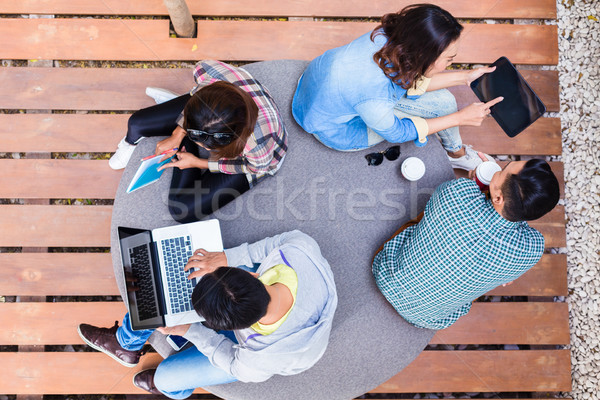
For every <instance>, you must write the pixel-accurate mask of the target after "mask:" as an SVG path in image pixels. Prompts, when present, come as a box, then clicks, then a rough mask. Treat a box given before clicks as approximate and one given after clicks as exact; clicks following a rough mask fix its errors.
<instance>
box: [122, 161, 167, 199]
mask: <svg viewBox="0 0 600 400" xmlns="http://www.w3.org/2000/svg"><path fill="white" fill-rule="evenodd" d="M163 157H164V155H158V156H154V157H152V158H150V159H148V160H144V161H142V163H141V164H140V167H139V168H138V170H137V171H136V173H135V175H134V176H133V179H132V180H131V183H130V184H129V187H128V188H127V193H131V192H133V191H135V190H138V189H140V188H143V187H144V186H148V185H149V184H151V183H153V182H156V181H157V180H158V179H159V178H160V176H161V175H162V174H163V172H164V170H163V171H159V170H158V168H159V167H160V166H162V165H165V164H166V163H168V162H171V158H173V156H171V157H169V158H167V159H166V160H164V161H162V162H161V161H160V160H161V158H163Z"/></svg>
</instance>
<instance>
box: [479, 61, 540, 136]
mask: <svg viewBox="0 0 600 400" xmlns="http://www.w3.org/2000/svg"><path fill="white" fill-rule="evenodd" d="M491 66H493V67H496V70H495V71H494V72H491V73H489V74H484V75H482V76H481V77H480V78H478V79H476V80H474V81H473V82H471V89H472V90H473V92H475V95H476V96H477V98H479V100H480V101H482V102H484V103H487V102H488V101H490V100H493V99H495V98H496V97H500V96H502V97H504V100H502V101H501V102H500V103H498V104H496V105H494V106H493V107H492V108H491V115H492V117H494V119H495V120H496V122H497V123H498V125H500V127H501V128H502V130H503V131H504V132H505V133H506V134H507V135H508V136H509V137H515V136H517V135H518V134H519V133H521V132H522V131H523V130H524V129H525V128H527V127H528V126H529V125H531V124H532V123H533V122H535V121H536V120H537V119H538V118H540V117H541V116H542V115H543V114H544V113H545V112H546V106H545V105H544V103H542V101H541V100H540V98H539V97H538V96H537V95H536V94H535V92H534V91H533V89H531V87H530V86H529V84H528V83H527V81H525V79H524V78H523V76H522V75H521V74H520V73H519V71H517V69H516V68H515V66H514V65H513V64H512V63H511V62H510V61H509V60H508V58H506V57H500V58H499V59H497V60H496V61H495V62H494V63H493V64H492V65H491Z"/></svg>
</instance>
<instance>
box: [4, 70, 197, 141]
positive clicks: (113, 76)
mask: <svg viewBox="0 0 600 400" xmlns="http://www.w3.org/2000/svg"><path fill="white" fill-rule="evenodd" d="M90 77H93V79H90ZM0 83H1V84H2V85H6V86H5V88H6V89H5V90H6V91H4V92H3V93H6V95H7V96H8V95H9V94H10V95H16V94H17V93H19V95H18V96H17V97H14V98H13V99H10V100H9V99H0V108H8V109H50V110H131V111H133V110H138V109H140V108H143V107H149V106H151V105H153V104H155V103H154V101H153V100H152V99H151V98H149V97H148V96H146V94H145V88H146V86H159V87H164V88H167V89H170V90H173V91H175V92H177V93H186V92H187V91H189V90H190V89H191V88H193V86H194V85H193V83H194V81H193V76H192V70H191V68H190V69H168V68H162V69H136V68H22V67H16V68H0ZM2 97H5V96H2ZM19 117H20V116H19ZM78 117H79V116H72V115H68V116H67V115H61V116H59V115H58V114H57V115H54V114H50V115H46V114H41V115H39V116H38V118H40V119H41V122H42V124H43V126H44V127H45V126H48V127H49V128H52V129H54V130H53V131H51V132H55V131H59V130H60V128H61V127H60V126H57V125H56V124H57V123H65V121H70V118H78ZM104 117H106V116H105V115H102V116H94V117H91V116H86V118H104ZM4 118H9V117H4ZM12 118H18V117H17V116H13V117H12ZM47 118H51V119H47ZM113 118H117V119H121V118H124V117H123V116H115V117H113ZM55 121H56V122H55ZM113 121H115V120H113ZM121 121H122V120H121ZM116 123H117V122H112V124H111V125H109V126H111V127H116V125H115V124H116ZM92 126H93V125H92ZM126 127H127V125H125V124H124V125H120V126H119V127H118V129H119V130H120V131H121V132H122V134H121V137H123V136H125V132H126V129H127V128H126ZM2 129H3V130H4V129H6V128H2ZM42 129H43V128H38V130H39V131H40V132H42ZM78 133H79V135H82V136H83V137H82V139H80V140H85V139H86V136H87V135H85V133H84V132H82V131H81V126H79V131H78ZM88 134H89V133H88Z"/></svg>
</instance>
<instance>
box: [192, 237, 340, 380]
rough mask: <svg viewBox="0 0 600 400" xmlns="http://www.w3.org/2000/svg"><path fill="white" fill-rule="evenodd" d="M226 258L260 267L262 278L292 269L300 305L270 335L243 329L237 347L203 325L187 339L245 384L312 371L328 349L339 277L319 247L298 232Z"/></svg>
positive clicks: (235, 251) (242, 248)
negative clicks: (284, 267) (280, 267)
mask: <svg viewBox="0 0 600 400" xmlns="http://www.w3.org/2000/svg"><path fill="white" fill-rule="evenodd" d="M282 253H283V256H284V257H285V260H284V259H283V257H282V256H281V254H282ZM225 254H226V256H227V261H228V263H229V265H230V266H239V265H247V266H249V267H252V266H253V264H255V263H260V266H259V268H258V270H257V272H258V274H259V276H260V275H262V274H263V273H264V272H265V271H267V270H268V269H270V268H272V267H274V266H275V265H278V264H289V265H290V266H291V268H293V269H294V271H295V272H296V275H297V276H298V291H297V293H296V302H295V304H294V306H293V307H292V310H291V311H290V313H289V314H288V316H287V318H286V320H285V321H284V322H283V324H281V326H280V327H279V328H277V330H276V331H275V332H273V333H271V334H269V335H265V336H263V335H260V334H257V333H256V332H255V331H254V330H253V329H251V328H247V329H241V330H238V331H234V333H235V336H236V338H237V340H238V342H239V344H236V343H234V342H232V341H231V340H229V339H228V338H227V337H225V336H224V335H221V334H219V333H217V332H215V331H213V330H212V329H209V328H206V327H205V326H203V325H202V324H199V323H197V324H193V325H192V326H190V328H189V330H188V332H187V333H186V334H185V338H186V339H188V340H189V341H191V342H192V343H193V344H194V345H195V346H196V348H197V349H198V350H199V351H201V352H202V353H203V354H204V355H206V356H207V357H208V359H209V360H210V362H211V363H212V364H213V365H214V366H216V367H218V368H221V369H223V370H225V371H226V372H227V373H229V374H230V375H232V376H234V377H235V378H237V379H238V380H239V381H242V382H262V381H265V380H267V379H269V378H270V377H271V376H273V375H276V374H277V375H294V374H298V373H300V372H302V371H305V370H307V369H308V368H310V367H312V366H313V365H314V364H315V363H316V362H317V361H318V360H319V359H320V358H321V356H322V355H323V353H324V352H325V349H326V348H327V344H328V342H329V333H330V332H331V323H332V320H333V314H334V312H335V308H336V306H337V294H336V290H335V283H334V281H333V273H332V272H331V268H330V267H329V264H328V263H327V260H325V258H323V256H322V255H321V251H320V249H319V245H318V244H317V242H315V240H314V239H312V238H311V237H310V236H308V235H306V234H304V233H302V232H300V231H292V232H286V233H282V234H281V235H278V236H274V237H271V238H266V239H263V240H261V241H259V242H256V243H253V244H248V243H245V244H242V245H241V246H238V247H235V248H232V249H228V250H225ZM286 261H287V263H286Z"/></svg>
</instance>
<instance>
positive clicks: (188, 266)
mask: <svg viewBox="0 0 600 400" xmlns="http://www.w3.org/2000/svg"><path fill="white" fill-rule="evenodd" d="M202 267H204V264H203V263H202V261H198V260H190V261H188V263H187V264H185V267H183V270H184V271H189V270H190V269H192V268H196V269H198V268H202Z"/></svg>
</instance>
